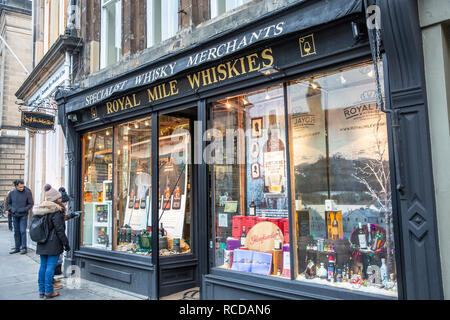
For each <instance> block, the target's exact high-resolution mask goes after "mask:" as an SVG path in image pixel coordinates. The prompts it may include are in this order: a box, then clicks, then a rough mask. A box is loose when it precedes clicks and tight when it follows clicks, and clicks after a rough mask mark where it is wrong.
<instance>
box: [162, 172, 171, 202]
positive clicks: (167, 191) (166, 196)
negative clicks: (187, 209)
mask: <svg viewBox="0 0 450 320" xmlns="http://www.w3.org/2000/svg"><path fill="white" fill-rule="evenodd" d="M163 208H164V209H165V210H170V187H169V177H167V182H166V189H165V190H164V202H163Z"/></svg>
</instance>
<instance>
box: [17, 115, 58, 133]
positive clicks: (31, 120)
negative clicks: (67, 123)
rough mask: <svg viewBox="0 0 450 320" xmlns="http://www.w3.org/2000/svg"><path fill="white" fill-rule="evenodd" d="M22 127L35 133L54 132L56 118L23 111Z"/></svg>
mask: <svg viewBox="0 0 450 320" xmlns="http://www.w3.org/2000/svg"><path fill="white" fill-rule="evenodd" d="M21 126H22V127H25V128H28V129H30V130H35V131H46V130H54V128H55V116H52V115H50V114H46V113H41V112H31V111H22V116H21Z"/></svg>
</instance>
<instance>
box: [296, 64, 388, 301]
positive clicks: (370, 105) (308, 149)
mask: <svg viewBox="0 0 450 320" xmlns="http://www.w3.org/2000/svg"><path fill="white" fill-rule="evenodd" d="M381 83H383V79H381ZM287 95H288V96H287V101H288V110H289V114H288V119H289V135H290V137H289V138H290V146H291V153H290V157H291V158H290V163H291V172H292V185H291V188H292V196H293V200H295V207H293V208H292V209H293V216H295V217H296V232H295V235H294V236H293V239H292V241H293V244H294V253H295V255H296V256H297V258H296V259H295V266H293V270H294V272H295V275H294V276H295V278H296V279H297V280H298V281H304V282H308V283H316V284H323V285H327V286H333V287H338V288H347V289H353V290H359V291H363V292H370V293H375V294H384V295H389V296H395V297H396V296H397V274H396V263H395V254H394V253H395V245H394V237H393V224H392V203H391V189H390V168H389V155H388V139H387V127H386V121H387V120H386V115H385V114H384V113H383V112H381V111H379V110H378V108H377V105H376V84H375V79H374V69H373V67H372V66H371V65H369V64H367V65H366V64H363V65H356V66H354V67H351V68H347V69H343V70H338V71H336V72H330V73H326V74H320V75H316V76H314V77H310V78H306V79H299V80H297V81H292V82H290V83H289V84H288V87H287ZM350 217H352V219H351V220H350V219H349V218H350ZM314 218H317V219H319V220H320V224H318V225H317V224H316V225H312V224H311V221H312V219H314ZM380 218H381V219H380ZM373 221H375V222H376V221H380V223H379V224H376V223H372V222H373Z"/></svg>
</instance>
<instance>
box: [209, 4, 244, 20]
mask: <svg viewBox="0 0 450 320" xmlns="http://www.w3.org/2000/svg"><path fill="white" fill-rule="evenodd" d="M250 1H252V0H211V2H210V4H211V19H212V18H215V17H217V16H220V15H221V14H224V13H225V12H227V11H231V10H233V9H235V8H237V7H240V6H242V5H243V4H245V3H248V2H250Z"/></svg>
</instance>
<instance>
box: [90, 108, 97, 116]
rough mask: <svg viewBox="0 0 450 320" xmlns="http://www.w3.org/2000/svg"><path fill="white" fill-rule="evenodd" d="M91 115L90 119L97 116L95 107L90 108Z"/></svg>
mask: <svg viewBox="0 0 450 320" xmlns="http://www.w3.org/2000/svg"><path fill="white" fill-rule="evenodd" d="M91 116H92V119H94V118H97V107H92V108H91Z"/></svg>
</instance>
